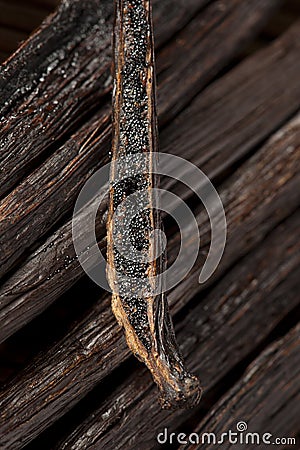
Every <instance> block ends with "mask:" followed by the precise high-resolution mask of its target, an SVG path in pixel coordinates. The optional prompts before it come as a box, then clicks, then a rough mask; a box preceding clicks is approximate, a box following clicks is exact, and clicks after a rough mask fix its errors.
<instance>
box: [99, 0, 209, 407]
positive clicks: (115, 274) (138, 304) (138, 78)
mask: <svg viewBox="0 0 300 450" xmlns="http://www.w3.org/2000/svg"><path fill="white" fill-rule="evenodd" d="M113 58H114V67H113V74H114V89H113V143H112V166H111V175H110V183H111V184H110V198H109V211H108V220H107V262H108V264H107V278H108V281H109V284H110V287H111V289H112V292H113V294H112V309H113V312H114V314H115V316H116V318H117V320H118V322H119V324H120V325H121V326H122V327H123V328H124V331H125V336H126V340H127V344H128V346H129V348H130V349H131V351H132V352H133V353H134V355H135V356H136V357H137V358H138V359H139V360H140V361H142V362H143V363H145V364H146V366H147V367H148V369H149V370H150V372H151V374H152V376H153V379H154V381H155V383H156V384H157V386H158V388H159V391H160V397H159V400H160V404H161V406H162V408H164V409H176V408H191V407H193V406H195V405H197V404H198V402H199V400H200V397H201V388H200V385H199V381H198V379H197V378H196V377H195V376H194V375H192V374H190V373H189V372H188V371H187V369H186V368H185V365H184V362H183V360H182V356H181V354H180V351H179V348H178V345H177V343H176V339H175V334H174V329H173V324H172V320H171V317H170V314H169V309H168V303H167V298H166V293H165V292H163V289H162V288H161V290H160V289H158V290H157V289H156V287H157V286H153V280H154V279H156V277H157V276H159V275H162V274H163V272H164V268H165V266H166V252H165V251H164V252H162V253H160V254H159V252H158V253H156V251H157V249H159V248H160V245H159V243H158V242H156V238H155V237H154V238H153V237H151V236H153V235H152V232H153V230H157V229H162V224H161V218H160V213H159V210H158V208H157V207H156V206H158V205H157V204H156V201H155V199H154V196H153V189H155V188H157V187H158V182H159V179H158V177H157V175H156V174H155V173H154V167H155V165H156V160H157V156H158V131H157V116H156V88H155V62H154V44H153V27H152V10H151V3H150V1H149V0H116V1H115V23H114V38H113ZM132 199H135V202H136V203H137V204H138V205H139V208H140V209H139V211H138V213H137V214H133V205H134V202H133V200H132ZM122 220H123V222H122ZM120 223H122V227H120ZM154 236H156V235H154ZM126 249H127V254H126ZM132 250H134V251H133V253H134V252H135V250H136V251H137V254H138V256H139V257H138V258H136V259H134V258H133V259H132V258H131V254H132ZM156 255H158V256H157V257H156Z"/></svg>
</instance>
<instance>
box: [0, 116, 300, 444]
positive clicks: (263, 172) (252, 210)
mask: <svg viewBox="0 0 300 450" xmlns="http://www.w3.org/2000/svg"><path fill="white" fill-rule="evenodd" d="M287 148H289V149H294V151H289V152H287V151H286V149H287ZM299 151H300V128H299V117H296V118H295V119H293V120H292V121H291V122H290V123H289V124H287V125H286V126H284V127H283V128H282V129H280V130H279V132H278V133H277V134H276V135H275V136H274V138H272V139H271V140H270V141H269V142H268V143H267V144H266V145H265V146H264V147H262V148H261V149H259V150H258V151H257V153H256V154H255V155H254V156H252V157H251V158H250V159H249V160H248V161H246V162H245V163H244V164H243V165H242V166H241V168H240V169H239V170H238V172H237V173H235V174H233V175H232V176H231V177H230V178H229V179H228V180H227V181H226V182H225V183H224V184H223V185H222V186H221V188H220V189H219V191H220V195H221V198H222V200H223V203H224V206H225V209H226V215H227V217H228V219H230V220H229V226H228V241H227V247H226V248H227V254H225V256H224V258H223V260H222V261H221V264H220V266H219V268H218V271H217V273H216V277H220V276H221V275H222V274H224V273H225V271H227V270H228V269H229V268H230V267H231V266H232V265H233V264H234V263H236V262H237V261H238V260H239V259H240V258H241V257H243V256H244V255H245V254H247V253H248V252H250V251H251V250H252V249H254V248H255V247H256V246H257V245H258V244H259V243H260V242H262V241H263V240H264V239H265V237H266V235H267V233H269V232H270V231H271V230H272V229H273V228H274V227H275V226H276V225H278V224H279V223H280V222H282V221H283V220H284V219H285V218H286V217H288V216H289V215H290V214H291V213H292V212H293V211H295V209H296V208H297V207H298V206H299V201H300V200H299V191H298V190H297V186H298V184H299V178H300V174H299V171H298V170H297V164H296V162H297V161H298V160H299ZM257 173H260V176H259V177H257ZM271 178H272V184H271V183H270V179H271ZM248 199H251V202H248ZM196 215H197V217H196V218H197V222H198V223H199V226H200V229H201V230H202V232H203V231H204V230H206V232H205V233H201V237H202V241H201V242H202V249H201V250H202V251H201V254H200V257H199V261H197V264H196V266H195V268H194V270H193V273H189V275H188V277H187V279H186V280H185V281H184V282H182V283H180V284H179V285H178V286H177V287H176V288H175V289H173V290H172V291H171V293H170V297H169V298H170V304H171V308H172V312H178V311H179V310H180V309H181V308H182V307H183V306H186V305H187V304H188V302H189V301H190V300H191V299H192V298H193V297H194V296H195V295H196V294H197V293H199V292H200V291H201V289H203V287H201V285H199V283H198V276H199V271H200V269H201V267H202V265H203V262H204V260H205V258H206V256H207V253H208V247H209V241H210V232H209V221H208V219H207V216H206V214H204V213H203V211H202V210H201V209H200V211H196ZM176 236H177V238H176V239H177V242H180V235H179V233H177V234H176ZM174 240H175V237H174ZM174 240H173V245H172V247H171V248H174V251H175V255H174V256H175V257H176V245H175V242H174ZM190 245H193V243H191V244H190ZM171 256H172V255H171ZM275 259H276V258H275ZM297 276H298V274H297ZM298 278H299V277H298ZM221 293H222V290H221ZM217 298H218V297H217ZM259 304H262V305H263V302H259ZM255 311H256V310H254V313H255ZM262 317H263V319H264V316H263V315H262ZM250 328H251V327H249V329H250ZM263 328H265V320H264V322H263ZM222 339H224V335H223V337H221V338H220V340H222ZM248 341H249V342H251V339H250V340H248V339H247V337H245V343H244V344H245V345H246V343H247V342H248ZM234 342H235V344H236V345H238V346H239V341H236V340H234ZM218 348H222V347H220V344H218ZM238 348H239V349H240V347H238ZM201 350H202V351H203V352H205V353H206V352H207V350H206V348H201ZM229 351H230V348H229ZM129 354H130V352H129V349H128V347H127V346H126V343H125V342H124V339H122V332H121V330H120V328H119V327H118V326H117V324H116V323H115V320H114V317H113V315H112V313H111V310H110V296H109V295H106V296H105V297H104V298H103V297H102V298H100V299H99V301H98V302H96V304H94V305H93V306H92V308H91V310H90V312H89V314H87V315H86V316H85V317H84V318H83V319H82V320H81V321H80V322H79V323H78V324H76V325H74V327H72V329H71V330H69V332H68V333H67V334H66V335H65V336H64V337H63V338H62V339H61V340H60V341H59V342H57V344H56V345H54V346H53V347H52V348H51V349H49V350H48V351H45V352H43V353H42V354H41V355H40V356H39V357H37V358H36V359H34V360H33V361H32V362H31V363H30V364H29V365H28V366H27V367H26V368H25V369H24V370H23V371H22V372H21V373H20V374H18V376H17V377H15V378H14V379H12V380H10V382H9V383H8V384H7V385H6V386H5V387H3V390H2V391H1V393H0V410H1V414H0V422H1V423H0V446H1V445H2V446H3V447H4V448H5V446H7V447H9V446H14V448H21V447H22V446H24V445H25V443H28V442H30V441H31V440H33V439H34V438H35V437H36V436H37V435H38V434H39V433H41V432H42V431H43V430H45V429H46V428H47V427H49V426H50V425H51V424H53V423H54V422H55V421H57V420H58V418H60V417H61V416H62V415H63V414H65V413H66V412H67V411H69V410H70V409H71V408H72V407H73V406H74V405H75V404H76V403H78V402H79V400H80V399H82V398H83V397H84V396H85V395H86V394H87V393H88V392H90V391H91V390H92V389H93V388H94V387H95V386H97V384H98V383H99V382H100V381H101V380H102V379H103V378H104V377H105V376H107V375H109V374H110V373H111V372H112V370H113V369H115V368H116V367H118V366H119V365H120V364H121V363H122V362H123V361H124V360H125V359H126V358H128V356H129ZM206 354H207V353H206ZM222 354H223V348H222V353H221V354H219V355H220V356H221V355H222ZM234 354H235V353H234ZM205 361H207V360H206V359H205ZM225 362H226V358H225V360H224V363H225ZM216 365H218V362H217V361H216V364H215V365H212V364H211V363H209V367H210V370H212V371H213V374H214V376H216V374H217V373H218V371H216V370H215V366H216ZM147 384H148V383H147ZM148 387H149V385H148ZM131 396H132V391H131ZM151 405H152V407H153V395H152V399H151ZM110 407H111V405H110Z"/></svg>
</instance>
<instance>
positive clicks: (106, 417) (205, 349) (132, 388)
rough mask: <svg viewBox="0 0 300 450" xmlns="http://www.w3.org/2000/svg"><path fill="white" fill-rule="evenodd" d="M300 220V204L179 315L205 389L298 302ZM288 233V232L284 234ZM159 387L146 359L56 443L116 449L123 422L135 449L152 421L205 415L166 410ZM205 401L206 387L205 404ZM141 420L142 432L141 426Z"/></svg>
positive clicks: (123, 437)
mask: <svg viewBox="0 0 300 450" xmlns="http://www.w3.org/2000/svg"><path fill="white" fill-rule="evenodd" d="M299 225H300V214H299V211H298V212H296V213H294V214H292V215H291V216H290V217H288V218H287V219H286V220H285V221H284V222H283V223H281V224H280V225H279V226H277V227H276V228H275V229H274V230H272V231H271V233H270V234H269V235H268V236H267V238H266V239H264V240H263V241H262V242H261V243H260V244H259V245H256V246H255V247H254V248H253V249H252V251H251V252H250V254H249V255H247V256H246V257H244V258H242V259H241V260H240V262H239V263H238V264H236V265H234V266H233V267H232V268H231V270H229V271H228V272H227V273H226V276H225V277H223V278H222V279H221V280H220V281H219V282H218V283H217V284H216V285H215V286H214V287H213V288H212V289H211V290H210V291H208V292H207V295H206V296H205V298H203V299H202V300H201V303H198V302H197V303H196V302H194V305H193V308H191V310H190V312H187V314H186V315H185V316H184V318H182V319H181V320H179V323H177V325H178V330H179V331H178V336H179V338H180V341H181V342H182V350H183V353H184V354H186V355H188V361H189V362H190V364H192V365H193V367H194V368H196V370H197V371H200V372H201V373H203V374H204V379H203V382H204V383H205V392H208V393H211V392H212V391H213V390H214V387H215V386H216V385H217V384H218V383H219V382H220V380H221V378H222V376H224V375H225V374H226V373H228V372H229V371H230V370H233V368H234V367H235V365H236V364H238V363H239V362H240V361H241V360H243V359H244V358H245V357H247V355H248V354H249V353H250V352H251V350H253V349H254V348H256V347H257V345H259V344H260V343H261V342H263V341H264V339H265V338H266V336H267V335H268V334H269V333H270V332H271V331H272V329H274V327H276V325H277V324H278V321H279V320H280V319H281V318H282V317H285V316H287V315H288V314H289V313H290V312H291V311H292V310H293V308H295V306H296V305H297V304H298V303H299V300H298V298H297V296H296V295H295V293H296V292H297V290H298V289H299V286H300V280H299V277H297V267H298V265H299V263H300V252H299V250H300V242H299V239H298V238H297V229H298V228H299ZM281 236H285V237H286V239H280V237H281ZM266 262H267V263H266ZM275 274H276V275H275ZM236 318H238V320H236ZM254 322H255V327H254V326H253V323H254ZM224 340H226V343H227V345H226V348H225V349H224V346H223V345H222V343H223V342H224ZM216 366H218V369H219V370H217V371H216V370H215V367H216ZM120 378H121V376H120ZM153 391H154V389H151V390H149V386H148V384H147V380H145V370H144V368H142V367H139V368H138V369H136V370H135V371H134V372H133V373H130V374H128V375H127V377H126V378H125V377H124V380H123V381H122V382H121V383H120V384H119V385H118V387H117V388H116V389H114V391H113V392H111V394H110V395H104V396H102V397H101V399H99V401H97V405H98V407H97V409H95V410H93V411H92V413H91V414H90V415H89V416H88V417H87V418H86V419H85V420H84V421H82V420H81V422H80V423H79V424H78V425H77V426H74V427H72V428H73V430H71V431H69V432H68V436H64V439H63V440H62V441H61V442H60V443H59V444H58V445H57V447H55V449H60V450H68V449H69V448H76V449H78V450H81V449H82V450H84V449H85V448H87V447H89V445H90V444H91V443H94V442H97V444H98V446H99V448H107V449H109V450H110V449H111V448H112V447H111V442H112V441H113V439H112V438H113V436H115V435H116V432H117V430H118V435H119V436H120V438H119V440H118V442H117V443H115V442H114V445H115V447H116V449H122V448H129V449H136V448H140V447H141V446H142V440H144V442H145V441H146V442H149V445H151V444H150V443H152V442H153V444H154V439H155V437H154V435H153V429H155V430H162V429H163V428H164V426H166V427H168V429H174V430H175V427H176V428H179V429H180V424H181V423H182V429H184V425H183V424H184V423H185V422H186V420H187V419H189V418H190V417H193V416H195V417H194V419H195V420H197V421H198V419H197V417H199V411H197V410H196V411H194V410H190V411H184V412H182V411H175V412H170V413H168V415H167V416H166V414H165V413H164V411H161V410H159V408H157V407H156V408H155V407H153V406H152V402H153V400H152V398H153ZM100 392H101V385H100ZM132 392H134V393H135V395H134V396H133V395H132ZM137 399H138V401H137ZM205 401H206V398H205V395H204V397H203V403H204V404H205ZM111 405H114V408H113V410H112V407H111ZM229 411H230V410H229ZM125 415H126V417H127V420H126V422H124V423H123V422H122V419H120V418H122V417H124V416H125ZM239 417H243V418H244V416H243V415H240V416H239ZM137 421H138V422H139V433H136V423H137ZM149 423H151V427H149Z"/></svg>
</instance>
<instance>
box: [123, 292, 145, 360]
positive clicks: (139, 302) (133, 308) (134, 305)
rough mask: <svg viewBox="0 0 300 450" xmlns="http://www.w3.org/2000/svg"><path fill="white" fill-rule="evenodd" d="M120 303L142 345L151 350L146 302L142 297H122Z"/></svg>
mask: <svg viewBox="0 0 300 450" xmlns="http://www.w3.org/2000/svg"><path fill="white" fill-rule="evenodd" d="M122 304H123V307H124V310H125V313H126V315H127V317H128V320H129V322H130V324H131V325H132V326H133V328H134V330H135V333H136V335H137V337H138V338H139V340H140V341H141V343H142V344H143V346H144V347H145V348H146V349H147V350H148V351H150V350H151V338H150V335H149V326H148V320H147V302H146V300H144V299H142V298H123V299H122Z"/></svg>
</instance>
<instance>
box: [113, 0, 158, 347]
mask: <svg viewBox="0 0 300 450" xmlns="http://www.w3.org/2000/svg"><path fill="white" fill-rule="evenodd" d="M145 3H146V1H145V0H122V1H121V4H122V5H123V18H122V23H121V24H120V27H122V33H121V35H122V39H124V47H123V50H124V51H123V66H122V67H121V68H119V70H120V72H121V86H119V89H120V91H121V103H120V109H119V114H118V118H119V134H118V143H117V153H118V156H119V157H122V156H128V155H133V154H137V153H148V152H149V151H150V150H151V149H150V142H149V129H148V128H149V121H148V108H149V106H148V96H147V89H146V86H147V76H148V69H149V67H148V61H147V56H148V49H149V37H150V23H149V20H148V18H147V11H146V8H145ZM149 162H150V160H149ZM137 172H139V170H138V171H137ZM121 175H122V176H120V174H119V177H120V178H123V179H122V181H118V182H115V183H113V207H114V211H115V210H116V209H117V207H118V206H120V207H121V208H122V202H123V201H124V200H125V199H126V198H127V197H128V196H129V195H130V194H133V193H135V192H137V191H143V190H147V189H149V187H150V184H149V183H150V175H149V173H145V171H144V170H143V168H141V173H139V174H138V175H136V176H134V177H129V178H128V173H127V174H126V167H125V168H122V171H121ZM149 202H150V198H148V202H146V203H145V204H143V205H141V207H142V209H143V210H142V211H140V212H139V214H137V215H136V216H132V217H131V216H130V211H126V208H125V207H124V216H126V217H127V219H126V220H127V223H126V221H125V227H123V229H122V233H121V239H123V240H124V241H126V242H128V243H129V245H132V246H133V247H134V248H135V249H136V250H137V251H139V252H142V253H145V255H147V253H148V251H149V235H150V232H151V231H152V225H151V220H150V209H149V208H148V209H147V207H148V206H149ZM144 208H145V209H144ZM119 250H120V249H118V248H117V247H116V246H114V248H113V253H114V265H115V270H116V271H117V273H118V274H119V276H117V282H118V290H119V295H120V298H121V301H122V304H123V307H124V309H125V312H126V315H127V317H128V319H129V321H130V323H131V325H132V326H133V327H134V330H135V332H136V334H137V336H138V338H139V339H140V341H141V342H142V344H143V345H144V347H145V348H146V349H147V350H148V351H150V350H151V341H152V339H151V333H150V328H149V322H148V318H147V300H146V297H147V295H145V291H146V292H147V291H148V292H150V291H151V288H150V284H149V281H147V276H148V270H149V262H142V261H139V260H132V259H131V252H130V250H129V251H128V252H126V251H125V252H124V251H122V253H121V252H120V251H119ZM122 250H124V249H123V247H122ZM126 253H127V254H126ZM122 277H126V278H127V279H126V278H125V279H124V278H122ZM131 280H132V281H131ZM139 280H140V283H139ZM132 292H134V293H137V294H138V295H132ZM129 294H131V295H129ZM143 294H144V295H143Z"/></svg>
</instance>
